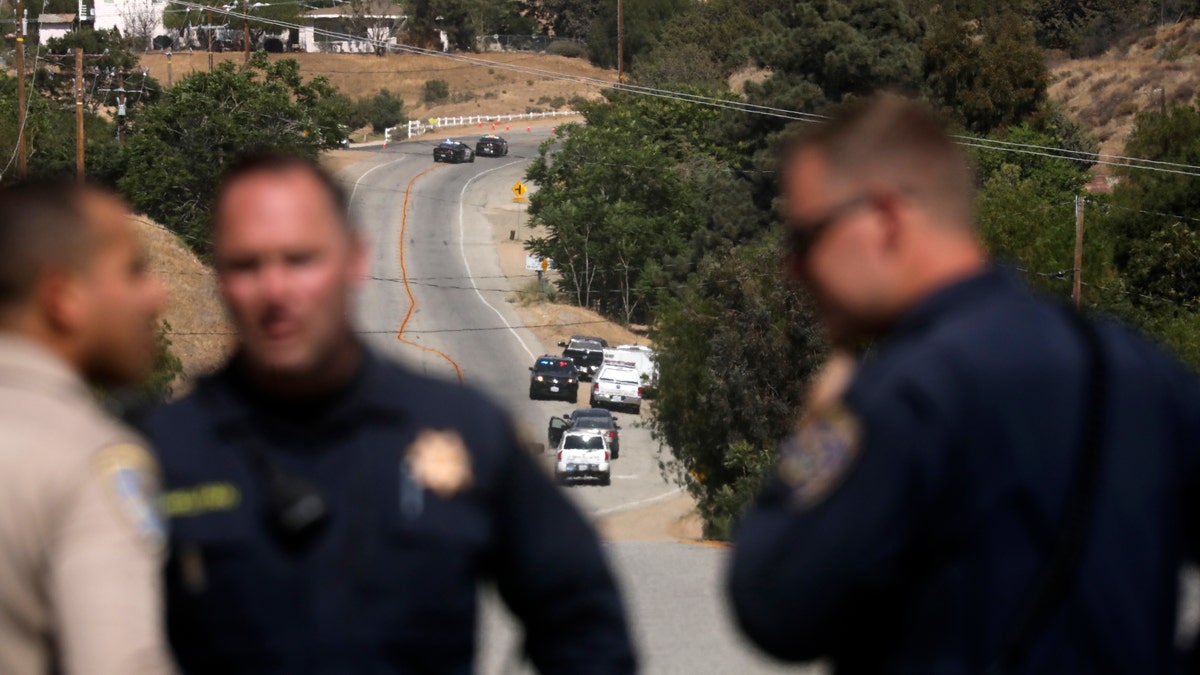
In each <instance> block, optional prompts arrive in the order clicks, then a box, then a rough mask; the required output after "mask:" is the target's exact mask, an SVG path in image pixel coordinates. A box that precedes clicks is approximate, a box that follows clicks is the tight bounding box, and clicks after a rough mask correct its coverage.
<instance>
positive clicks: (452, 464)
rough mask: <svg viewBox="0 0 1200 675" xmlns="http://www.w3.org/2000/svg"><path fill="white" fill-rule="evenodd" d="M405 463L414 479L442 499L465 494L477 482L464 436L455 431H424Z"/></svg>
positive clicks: (411, 447) (412, 446)
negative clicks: (460, 493)
mask: <svg viewBox="0 0 1200 675" xmlns="http://www.w3.org/2000/svg"><path fill="white" fill-rule="evenodd" d="M406 461H407V462H408V466H409V468H410V469H411V470H412V475H413V478H415V479H416V481H417V482H418V483H420V484H421V486H422V487H424V488H425V489H426V490H429V491H430V492H432V493H434V494H436V495H437V496H439V497H442V498H443V499H444V498H447V497H452V496H454V495H455V494H457V493H459V492H461V491H463V490H466V489H467V488H469V487H471V484H472V483H473V482H474V479H473V475H472V472H471V454H470V453H469V452H468V451H467V444H466V443H465V442H464V441H463V439H462V436H459V435H458V433H457V432H454V431H434V430H432V429H426V430H424V431H422V432H421V433H420V434H418V435H417V439H416V440H415V441H413V444H412V445H411V446H409V448H408V453H407V455H406Z"/></svg>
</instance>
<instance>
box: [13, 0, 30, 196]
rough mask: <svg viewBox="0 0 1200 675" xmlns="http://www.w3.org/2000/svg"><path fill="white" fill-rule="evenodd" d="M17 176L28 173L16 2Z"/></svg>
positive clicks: (20, 17)
mask: <svg viewBox="0 0 1200 675" xmlns="http://www.w3.org/2000/svg"><path fill="white" fill-rule="evenodd" d="M16 9H17V176H19V177H21V178H24V177H25V176H26V174H27V173H28V171H29V164H28V149H29V146H28V144H27V143H26V142H25V138H26V135H25V6H24V5H23V4H22V3H21V0H17V8H16Z"/></svg>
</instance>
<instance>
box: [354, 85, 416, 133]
mask: <svg viewBox="0 0 1200 675" xmlns="http://www.w3.org/2000/svg"><path fill="white" fill-rule="evenodd" d="M359 105H361V106H362V107H363V110H364V112H365V113H366V118H367V120H368V121H369V122H370V123H371V128H373V129H374V130H375V133H377V134H381V133H383V130H384V129H387V128H388V127H394V126H396V125H397V124H400V123H402V122H404V121H406V120H405V117H404V101H403V100H401V99H400V97H399V96H396V95H395V94H393V93H392V92H390V91H388V90H387V89H382V90H380V92H379V93H378V94H375V96H373V97H372V98H369V99H368V98H363V99H360V102H359Z"/></svg>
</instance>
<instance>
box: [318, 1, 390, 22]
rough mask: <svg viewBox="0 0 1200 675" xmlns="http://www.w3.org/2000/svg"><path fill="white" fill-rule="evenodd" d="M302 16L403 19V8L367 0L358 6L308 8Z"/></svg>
mask: <svg viewBox="0 0 1200 675" xmlns="http://www.w3.org/2000/svg"><path fill="white" fill-rule="evenodd" d="M303 16H306V17H308V18H310V19H345V18H349V17H357V18H360V19H403V18H404V10H403V8H401V7H400V5H397V4H395V3H391V2H387V1H386V0H374V1H372V0H368V1H367V2H364V3H362V5H361V6H360V7H358V8H355V7H353V6H351V5H338V6H336V7H323V8H321V9H310V10H309V11H307V12H305V13H304V14H303Z"/></svg>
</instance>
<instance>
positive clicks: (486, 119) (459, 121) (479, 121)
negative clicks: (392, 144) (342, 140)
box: [408, 110, 579, 138]
mask: <svg viewBox="0 0 1200 675" xmlns="http://www.w3.org/2000/svg"><path fill="white" fill-rule="evenodd" d="M578 114H579V113H577V112H575V111H574V110H552V111H550V112H539V113H514V114H511V115H458V116H454V117H433V118H430V119H427V120H409V121H408V137H409V138H412V137H413V136H420V135H421V134H424V133H427V132H430V131H434V130H437V129H448V128H451V127H474V126H480V125H483V124H490V125H492V130H495V129H496V125H497V124H501V123H505V122H517V121H522V120H541V119H546V118H547V117H568V116H570V115H578Z"/></svg>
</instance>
